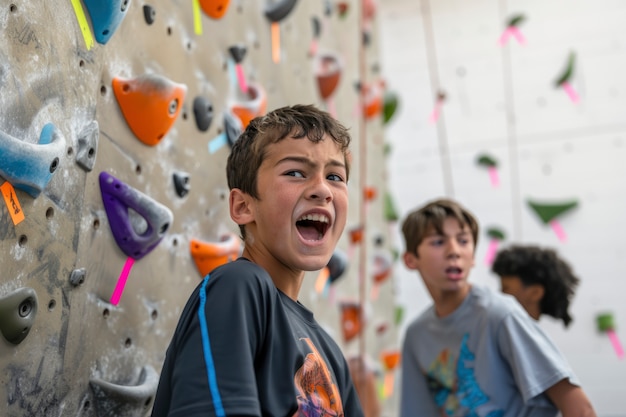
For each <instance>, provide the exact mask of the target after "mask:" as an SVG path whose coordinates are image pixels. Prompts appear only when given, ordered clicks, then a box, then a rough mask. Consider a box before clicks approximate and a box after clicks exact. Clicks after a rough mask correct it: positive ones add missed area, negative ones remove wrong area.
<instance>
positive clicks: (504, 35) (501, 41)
mask: <svg viewBox="0 0 626 417" xmlns="http://www.w3.org/2000/svg"><path fill="white" fill-rule="evenodd" d="M509 29H510V28H506V29H505V30H504V32H502V35H500V39H498V43H499V44H500V46H504V45H506V43H507V42H508V41H509V37H510V36H511V31H510V30H509Z"/></svg>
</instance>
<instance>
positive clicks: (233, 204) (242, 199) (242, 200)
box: [228, 188, 254, 226]
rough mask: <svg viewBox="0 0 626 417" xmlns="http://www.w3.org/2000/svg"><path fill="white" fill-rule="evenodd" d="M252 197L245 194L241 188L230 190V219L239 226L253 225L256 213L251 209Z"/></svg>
mask: <svg viewBox="0 0 626 417" xmlns="http://www.w3.org/2000/svg"><path fill="white" fill-rule="evenodd" d="M251 199H252V197H250V195H248V194H246V193H244V192H243V191H241V190H240V189H239V188H233V189H232V190H230V195H229V197H228V206H229V208H230V218H231V219H233V221H234V222H235V223H237V224H238V225H240V226H241V225H244V224H248V223H251V222H252V221H253V220H254V211H253V210H252V207H251V204H250V203H251Z"/></svg>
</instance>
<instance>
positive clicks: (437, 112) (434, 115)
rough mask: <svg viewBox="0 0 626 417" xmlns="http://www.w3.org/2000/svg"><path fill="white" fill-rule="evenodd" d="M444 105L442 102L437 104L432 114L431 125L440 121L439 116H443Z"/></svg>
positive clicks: (438, 101)
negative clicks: (442, 108)
mask: <svg viewBox="0 0 626 417" xmlns="http://www.w3.org/2000/svg"><path fill="white" fill-rule="evenodd" d="M442 104H443V101H442V100H437V101H436V102H435V108H434V109H433V112H432V113H431V114H430V118H429V120H430V123H433V124H434V123H437V120H439V115H440V114H441V106H442Z"/></svg>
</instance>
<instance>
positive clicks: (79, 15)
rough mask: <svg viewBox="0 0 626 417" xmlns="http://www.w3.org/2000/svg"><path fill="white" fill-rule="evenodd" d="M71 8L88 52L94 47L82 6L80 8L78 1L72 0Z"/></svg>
mask: <svg viewBox="0 0 626 417" xmlns="http://www.w3.org/2000/svg"><path fill="white" fill-rule="evenodd" d="M72 6H73V7H74V14H75V15H76V20H78V26H80V31H81V32H82V33H83V38H85V46H86V47H87V50H90V49H91V48H92V47H93V45H94V41H93V36H92V35H91V29H89V24H88V23H87V18H86V17H85V12H84V11H83V6H81V4H80V0H72Z"/></svg>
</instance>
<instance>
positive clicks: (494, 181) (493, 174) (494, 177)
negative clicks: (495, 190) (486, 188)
mask: <svg viewBox="0 0 626 417" xmlns="http://www.w3.org/2000/svg"><path fill="white" fill-rule="evenodd" d="M487 170H488V171H489V178H490V179H491V185H492V186H494V187H497V186H498V185H500V177H499V176H498V168H497V167H487Z"/></svg>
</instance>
